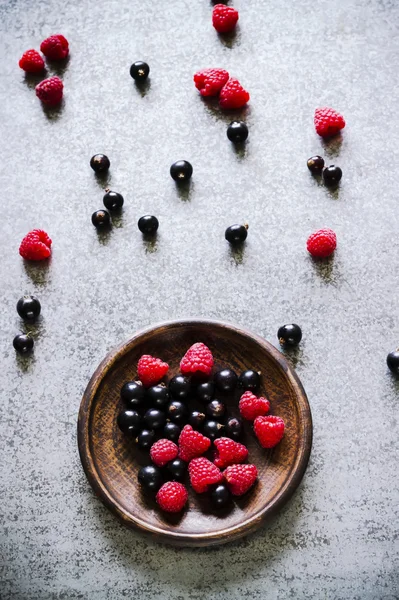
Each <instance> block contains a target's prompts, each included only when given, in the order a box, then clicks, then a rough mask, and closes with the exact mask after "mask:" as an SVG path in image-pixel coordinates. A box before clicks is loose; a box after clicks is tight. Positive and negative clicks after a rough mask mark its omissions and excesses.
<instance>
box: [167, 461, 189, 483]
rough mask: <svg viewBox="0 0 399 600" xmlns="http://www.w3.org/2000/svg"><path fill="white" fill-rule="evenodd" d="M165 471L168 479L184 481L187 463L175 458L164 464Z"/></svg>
mask: <svg viewBox="0 0 399 600" xmlns="http://www.w3.org/2000/svg"><path fill="white" fill-rule="evenodd" d="M165 471H166V477H167V478H168V479H172V480H174V481H184V478H185V476H186V473H187V463H186V462H185V461H184V460H182V459H181V458H175V459H174V460H171V461H170V462H169V463H168V464H167V465H166V467H165Z"/></svg>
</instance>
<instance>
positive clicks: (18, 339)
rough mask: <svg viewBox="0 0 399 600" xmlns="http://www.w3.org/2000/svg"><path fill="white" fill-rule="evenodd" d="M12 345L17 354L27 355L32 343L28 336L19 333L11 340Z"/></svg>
mask: <svg viewBox="0 0 399 600" xmlns="http://www.w3.org/2000/svg"><path fill="white" fill-rule="evenodd" d="M12 345H13V346H14V349H15V350H16V351H17V352H18V353H19V354H28V352H30V351H31V350H32V349H33V346H34V342H33V339H32V338H31V337H30V335H26V334H25V333H19V334H18V335H16V336H15V338H14V339H13V341H12Z"/></svg>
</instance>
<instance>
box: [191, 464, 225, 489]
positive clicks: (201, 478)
mask: <svg viewBox="0 0 399 600" xmlns="http://www.w3.org/2000/svg"><path fill="white" fill-rule="evenodd" d="M188 473H189V475H190V482H191V485H192V487H193V490H194V491H195V492H197V494H203V493H204V492H207V491H208V489H209V486H210V485H214V484H215V483H220V482H221V481H223V475H222V473H221V471H219V469H218V468H217V467H216V466H215V465H214V464H213V463H212V462H211V461H210V460H208V459H207V458H204V457H203V456H201V457H200V458H193V460H192V461H191V462H190V464H189V465H188Z"/></svg>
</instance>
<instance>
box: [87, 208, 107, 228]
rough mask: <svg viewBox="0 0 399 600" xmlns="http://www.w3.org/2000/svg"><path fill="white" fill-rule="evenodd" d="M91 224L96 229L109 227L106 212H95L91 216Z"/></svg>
mask: <svg viewBox="0 0 399 600" xmlns="http://www.w3.org/2000/svg"><path fill="white" fill-rule="evenodd" d="M91 222H92V223H93V225H94V227H97V229H105V228H107V227H110V225H111V217H110V214H109V212H108V211H107V210H103V209H101V210H96V212H94V213H93V214H92V215H91Z"/></svg>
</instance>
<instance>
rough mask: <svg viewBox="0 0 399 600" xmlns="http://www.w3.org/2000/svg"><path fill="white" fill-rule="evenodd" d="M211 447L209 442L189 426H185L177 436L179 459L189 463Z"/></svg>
mask: <svg viewBox="0 0 399 600" xmlns="http://www.w3.org/2000/svg"><path fill="white" fill-rule="evenodd" d="M210 445H211V440H210V439H209V438H207V437H205V436H204V435H202V433H200V432H199V431H195V430H194V429H193V428H192V427H191V425H185V426H184V427H183V429H182V432H181V433H180V436H179V458H181V459H182V460H185V461H186V462H190V460H191V459H192V458H196V457H197V456H201V454H204V452H206V451H207V450H208V449H209V447H210Z"/></svg>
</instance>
